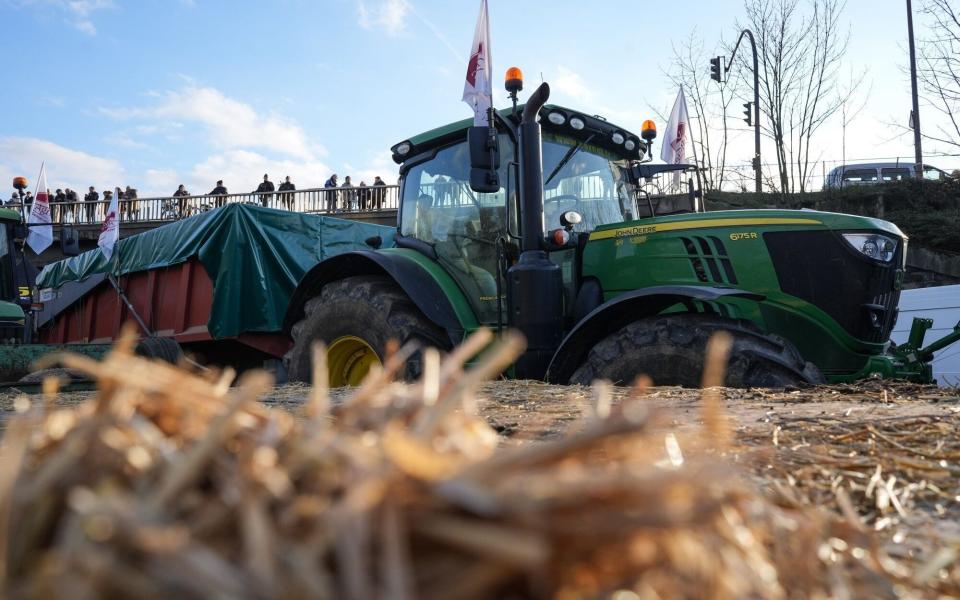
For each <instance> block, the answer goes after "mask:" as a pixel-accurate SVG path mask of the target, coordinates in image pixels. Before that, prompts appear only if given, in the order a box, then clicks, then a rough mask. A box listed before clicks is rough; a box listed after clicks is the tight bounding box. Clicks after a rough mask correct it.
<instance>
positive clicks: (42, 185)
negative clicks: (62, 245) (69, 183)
mask: <svg viewBox="0 0 960 600" xmlns="http://www.w3.org/2000/svg"><path fill="white" fill-rule="evenodd" d="M50 223H51V220H50V197H49V195H48V194H47V173H46V170H45V169H44V165H43V163H41V164H40V176H39V177H37V191H36V193H35V194H34V195H33V206H31V207H30V214H29V215H28V216H27V224H28V225H29V226H30V231H29V233H27V245H29V246H30V247H31V248H32V249H33V251H34V252H36V253H37V254H40V253H41V252H43V251H44V250H46V249H47V248H48V247H50V244H52V243H53V225H51V224H50Z"/></svg>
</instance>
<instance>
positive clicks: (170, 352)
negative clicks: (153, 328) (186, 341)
mask: <svg viewBox="0 0 960 600" xmlns="http://www.w3.org/2000/svg"><path fill="white" fill-rule="evenodd" d="M133 352H134V354H137V355H138V356H143V357H144V358H156V359H159V360H162V361H165V362H168V363H170V364H171V365H175V364H177V363H178V362H180V358H181V357H182V356H183V351H181V350H180V344H178V343H177V342H176V340H171V339H170V338H162V337H148V338H144V339H142V340H140V343H139V344H137V347H136V348H134V350H133Z"/></svg>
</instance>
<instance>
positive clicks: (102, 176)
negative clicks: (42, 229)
mask: <svg viewBox="0 0 960 600" xmlns="http://www.w3.org/2000/svg"><path fill="white" fill-rule="evenodd" d="M0 157H3V158H2V159H0V181H10V180H11V179H12V178H13V177H15V176H17V175H23V176H26V177H27V178H28V179H30V184H31V188H32V187H33V185H34V184H35V183H36V182H35V181H34V179H35V178H36V177H37V174H38V173H39V172H40V163H41V162H45V163H46V173H47V184H48V185H49V186H50V189H57V188H64V187H70V188H73V189H76V190H85V189H87V187H88V186H91V185H93V186H96V187H97V189H101V187H109V188H112V187H114V186H117V185H121V184H123V185H125V184H126V177H127V173H126V171H125V170H124V168H123V166H122V165H121V164H120V163H119V162H118V161H116V160H113V159H110V158H103V157H100V156H94V155H92V154H87V153H86V152H80V151H78V150H72V149H70V148H65V147H63V146H60V145H58V144H55V143H54V142H51V141H48V140H41V139H37V138H26V137H2V138H0Z"/></svg>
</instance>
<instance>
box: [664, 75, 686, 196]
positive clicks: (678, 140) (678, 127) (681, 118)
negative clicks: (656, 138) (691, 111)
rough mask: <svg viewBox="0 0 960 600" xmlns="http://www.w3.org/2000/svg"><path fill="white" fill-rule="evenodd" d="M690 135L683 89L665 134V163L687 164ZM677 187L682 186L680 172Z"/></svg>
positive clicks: (676, 180)
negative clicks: (687, 146) (687, 147)
mask: <svg viewBox="0 0 960 600" xmlns="http://www.w3.org/2000/svg"><path fill="white" fill-rule="evenodd" d="M689 135H690V118H689V117H688V116H687V99H686V97H685V96H684V95H683V88H680V92H679V93H678V94H677V99H676V101H675V102H674V103H673V110H671V111H670V120H669V121H668V122H667V129H666V131H665V132H664V134H663V147H662V148H661V149H660V158H661V159H663V162H665V163H667V164H670V165H676V164H681V163H684V162H686V158H687V155H686V145H687V138H688V137H689ZM673 183H674V185H675V186H677V185H680V172H679V171H677V172H676V173H674V175H673Z"/></svg>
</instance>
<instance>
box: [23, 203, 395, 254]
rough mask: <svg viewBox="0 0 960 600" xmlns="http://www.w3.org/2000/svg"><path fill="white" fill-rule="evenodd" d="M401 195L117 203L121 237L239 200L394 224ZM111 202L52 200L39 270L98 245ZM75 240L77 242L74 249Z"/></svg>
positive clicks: (282, 208)
mask: <svg viewBox="0 0 960 600" xmlns="http://www.w3.org/2000/svg"><path fill="white" fill-rule="evenodd" d="M398 199H399V188H398V186H396V185H384V186H369V187H349V188H346V187H340V188H313V189H306V190H296V191H291V192H266V193H245V194H227V195H216V196H214V195H202V196H181V197H174V196H166V197H157V198H136V199H130V200H127V199H123V200H120V201H118V203H117V204H118V209H119V211H120V237H121V238H127V237H130V236H132V235H136V234H138V233H143V232H144V231H148V230H150V229H154V228H156V227H160V226H161V225H166V224H167V223H172V222H174V221H178V220H180V219H186V218H189V217H192V216H195V215H199V214H202V213H204V212H206V211H209V210H212V209H214V208H217V207H220V206H225V205H226V204H233V203H246V204H256V205H257V206H265V207H267V208H275V209H277V210H289V211H293V212H300V213H305V214H319V215H329V216H332V217H338V218H342V219H351V220H356V221H365V222H367V223H376V224H378V225H394V224H395V223H396V222H397V203H398ZM108 206H109V201H106V200H103V199H101V200H99V201H97V202H84V201H82V200H81V201H79V202H51V203H50V209H51V215H52V217H53V238H54V243H53V245H52V246H50V247H49V248H48V249H47V250H46V251H44V252H43V254H41V255H39V256H36V255H34V257H33V258H32V259H31V260H32V262H33V263H34V264H35V265H36V266H37V267H38V268H39V267H40V266H42V265H45V264H48V263H51V262H54V261H57V260H60V259H61V258H64V257H65V256H68V255H71V254H73V253H76V252H84V251H86V250H92V249H93V248H96V246H97V239H98V238H99V237H100V228H101V225H102V223H103V219H104V217H105V215H106V212H107V209H108ZM7 207H8V208H13V209H21V207H20V206H18V205H16V204H13V205H10V204H8V205H7ZM71 240H75V245H73V249H71Z"/></svg>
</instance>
